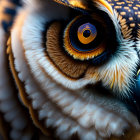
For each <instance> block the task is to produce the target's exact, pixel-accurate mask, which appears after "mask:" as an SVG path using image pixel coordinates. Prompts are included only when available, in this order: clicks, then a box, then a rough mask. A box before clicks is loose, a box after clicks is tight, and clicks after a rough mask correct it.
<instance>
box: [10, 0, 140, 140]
mask: <svg viewBox="0 0 140 140" xmlns="http://www.w3.org/2000/svg"><path fill="white" fill-rule="evenodd" d="M139 7H140V5H139V1H135V2H132V1H121V2H119V1H118V0H115V1H111V0H108V1H104V0H54V1H52V0H43V1H42V2H40V1H39V0H28V1H27V6H25V8H24V9H23V10H21V12H20V14H19V16H17V19H16V21H15V24H14V27H13V28H12V31H11V40H10V41H9V42H8V46H9V47H10V48H11V50H12V51H11V52H12V53H11V54H10V63H11V69H12V73H13V77H14V79H15V81H16V85H17V87H18V89H19V91H20V98H21V100H22V102H23V103H24V105H25V106H26V107H27V108H29V111H30V112H31V117H32V119H33V121H34V123H35V125H36V126H37V127H38V128H40V129H41V130H42V132H43V133H44V134H46V133H47V131H48V130H47V129H48V128H50V127H51V128H54V129H55V130H56V131H55V134H56V135H57V136H59V137H60V138H62V139H67V138H70V137H71V136H72V135H74V134H77V135H78V136H79V137H80V138H81V139H84V140H87V139H93V140H94V139H96V138H97V139H100V138H105V137H108V136H110V135H111V134H113V135H116V136H120V135H122V133H123V130H124V129H125V128H128V127H129V125H137V124H138V122H137V120H136V118H135V116H133V114H132V113H130V112H129V111H128V110H127V108H126V107H125V105H124V104H123V103H122V102H121V101H119V99H118V98H121V99H125V98H127V100H130V102H131V101H132V104H133V103H134V104H135V103H136V102H137V101H138V100H139V99H136V97H137V96H138V95H137V94H138V92H139V82H140V80H139V73H138V64H139V55H140V41H139V38H140V29H139V26H140V25H139V21H140V20H139V18H140V13H139ZM9 53H10V51H9ZM136 79H137V82H136ZM134 85H136V88H135V91H134V87H135V86H134ZM135 101H136V102H135ZM137 104H138V103H136V104H135V105H136V106H137ZM135 109H136V113H137V110H138V109H139V108H135ZM114 112H115V113H114ZM102 114H104V116H106V117H105V118H102V117H101V116H102ZM99 122H102V123H99ZM132 122H133V124H132ZM102 130H103V131H102Z"/></svg>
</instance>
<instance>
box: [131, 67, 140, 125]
mask: <svg viewBox="0 0 140 140" xmlns="http://www.w3.org/2000/svg"><path fill="white" fill-rule="evenodd" d="M129 103H130V104H131V109H132V112H134V114H135V115H136V116H137V119H138V121H139V124H140V69H139V70H138V73H137V76H136V83H135V86H134V88H133V94H132V97H131V98H130V99H129Z"/></svg>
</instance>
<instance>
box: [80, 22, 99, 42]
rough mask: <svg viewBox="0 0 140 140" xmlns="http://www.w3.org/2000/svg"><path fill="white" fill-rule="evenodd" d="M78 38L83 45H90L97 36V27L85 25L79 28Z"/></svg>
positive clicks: (89, 24)
mask: <svg viewBox="0 0 140 140" xmlns="http://www.w3.org/2000/svg"><path fill="white" fill-rule="evenodd" d="M77 36H78V39H79V41H80V42H81V43H83V44H89V43H91V42H92V41H93V40H94V39H95V38H96V36H97V30H96V27H95V26H94V25H93V24H91V23H85V24H83V25H81V26H80V27H79V28H78V31H77Z"/></svg>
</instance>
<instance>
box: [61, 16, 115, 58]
mask: <svg viewBox="0 0 140 140" xmlns="http://www.w3.org/2000/svg"><path fill="white" fill-rule="evenodd" d="M107 28H108V25H106V23H104V20H102V19H101V18H100V17H97V16H95V17H94V16H93V17H90V16H77V17H76V18H75V19H73V20H72V21H71V22H70V23H69V24H68V25H67V27H66V29H65V33H64V48H65V50H66V51H67V52H68V54H69V55H70V56H72V57H73V58H74V59H77V60H82V61H83V60H92V61H94V60H95V59H96V60H97V57H98V58H100V59H101V58H103V57H104V55H107V52H108V50H109V45H108V42H109V41H108V40H109V39H108V32H110V31H108V30H107ZM109 28H110V27H109ZM113 33H114V32H113ZM111 41H112V40H110V42H111ZM104 58H105V57H104Z"/></svg>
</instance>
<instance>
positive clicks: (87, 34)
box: [83, 30, 90, 38]
mask: <svg viewBox="0 0 140 140" xmlns="http://www.w3.org/2000/svg"><path fill="white" fill-rule="evenodd" d="M83 36H84V37H86V38H87V37H89V36H90V30H85V31H84V32H83Z"/></svg>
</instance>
